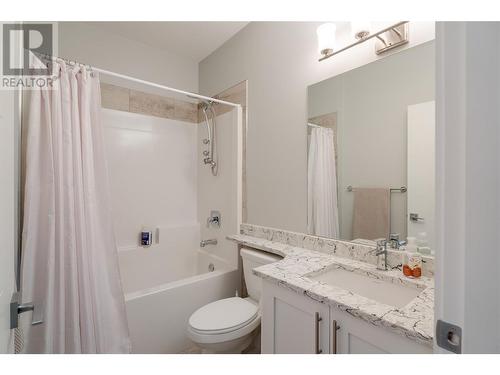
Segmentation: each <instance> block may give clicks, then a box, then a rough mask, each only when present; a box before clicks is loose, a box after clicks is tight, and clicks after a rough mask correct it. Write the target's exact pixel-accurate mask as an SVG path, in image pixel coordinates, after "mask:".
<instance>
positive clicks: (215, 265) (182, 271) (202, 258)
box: [118, 228, 240, 354]
mask: <svg viewBox="0 0 500 375" xmlns="http://www.w3.org/2000/svg"><path fill="white" fill-rule="evenodd" d="M182 230H186V234H188V233H189V232H192V231H193V228H177V229H176V230H175V232H176V236H175V237H173V236H170V237H169V238H170V239H171V241H174V243H172V242H168V241H167V243H165V241H164V242H163V243H162V244H161V245H157V246H152V247H151V248H146V249H145V248H142V247H130V248H121V249H120V248H119V252H118V254H119V260H120V273H121V276H122V284H123V289H124V293H125V305H126V311H127V319H128V326H129V331H130V338H131V341H132V353H172V354H174V353H181V352H184V351H186V350H188V349H190V348H192V347H193V343H192V342H191V341H190V340H189V339H188V338H187V335H186V328H187V324H188V319H189V317H190V316H191V314H192V313H193V312H194V311H195V310H197V309H198V308H200V307H201V306H203V305H205V304H207V303H210V302H213V301H216V300H218V299H222V298H227V297H232V296H234V295H235V292H236V289H237V288H239V284H240V274H239V272H238V270H237V269H234V268H231V267H229V266H228V265H227V263H226V262H225V261H224V260H223V259H221V258H218V257H217V256H215V255H213V253H211V252H209V251H213V250H201V249H199V248H195V247H194V246H193V247H190V248H186V246H187V245H189V244H190V243H189V242H193V241H192V238H193V237H192V236H189V235H184V236H183V235H182V233H179V232H180V231H181V232H182ZM198 230H199V228H198ZM186 238H188V241H187V242H184V243H179V241H185V239H186ZM175 242H177V243H175ZM181 255H182V256H181Z"/></svg>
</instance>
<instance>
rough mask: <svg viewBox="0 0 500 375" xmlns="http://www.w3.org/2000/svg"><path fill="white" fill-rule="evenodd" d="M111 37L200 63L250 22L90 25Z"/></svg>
mask: <svg viewBox="0 0 500 375" xmlns="http://www.w3.org/2000/svg"><path fill="white" fill-rule="evenodd" d="M89 24H92V25H93V26H96V27H99V28H100V29H104V30H106V31H108V32H109V33H112V34H116V35H120V36H122V37H124V38H127V39H131V40H134V41H137V42H140V43H144V44H148V45H150V46H153V47H156V48H160V49H164V50H168V51H169V52H172V53H174V54H177V55H180V56H184V57H186V58H189V59H191V60H194V61H196V62H200V61H201V60H203V59H204V58H205V57H207V56H208V55H210V54H211V53H212V52H213V51H215V50H216V49H217V48H219V47H220V46H221V45H223V44H224V43H225V42H226V41H227V40H229V39H230V38H231V37H232V36H233V35H235V34H236V33H237V32H238V31H240V30H241V29H242V28H243V27H245V26H246V25H247V24H248V22H89Z"/></svg>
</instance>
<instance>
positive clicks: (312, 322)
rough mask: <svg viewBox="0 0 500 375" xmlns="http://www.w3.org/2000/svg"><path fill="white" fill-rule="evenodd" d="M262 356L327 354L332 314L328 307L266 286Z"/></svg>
mask: <svg viewBox="0 0 500 375" xmlns="http://www.w3.org/2000/svg"><path fill="white" fill-rule="evenodd" d="M261 302H262V344H261V347H262V353H265V354H273V353H275V354H328V353H329V352H330V345H329V344H330V343H329V341H330V336H329V331H330V328H329V327H330V324H329V322H330V311H329V307H328V306H327V305H324V304H321V303H319V302H316V301H313V300H312V299H310V298H308V297H305V296H302V295H299V294H297V293H295V292H293V291H289V290H286V289H285V288H282V287H278V286H277V285H275V284H272V283H270V282H266V281H264V282H263V288H262V297H261Z"/></svg>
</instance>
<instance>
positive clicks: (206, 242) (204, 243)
mask: <svg viewBox="0 0 500 375" xmlns="http://www.w3.org/2000/svg"><path fill="white" fill-rule="evenodd" d="M207 245H217V239H215V238H211V239H209V240H202V241H200V247H205V246H207Z"/></svg>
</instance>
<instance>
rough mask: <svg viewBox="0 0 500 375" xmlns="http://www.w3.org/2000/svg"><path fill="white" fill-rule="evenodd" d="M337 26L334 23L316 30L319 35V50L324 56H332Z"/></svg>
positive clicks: (323, 25)
mask: <svg viewBox="0 0 500 375" xmlns="http://www.w3.org/2000/svg"><path fill="white" fill-rule="evenodd" d="M336 31H337V26H336V25H335V24H334V23H324V24H322V25H320V26H318V28H317V29H316V34H317V35H318V50H319V53H321V54H322V55H324V56H327V55H329V54H331V53H332V52H333V50H334V48H335V33H336Z"/></svg>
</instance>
